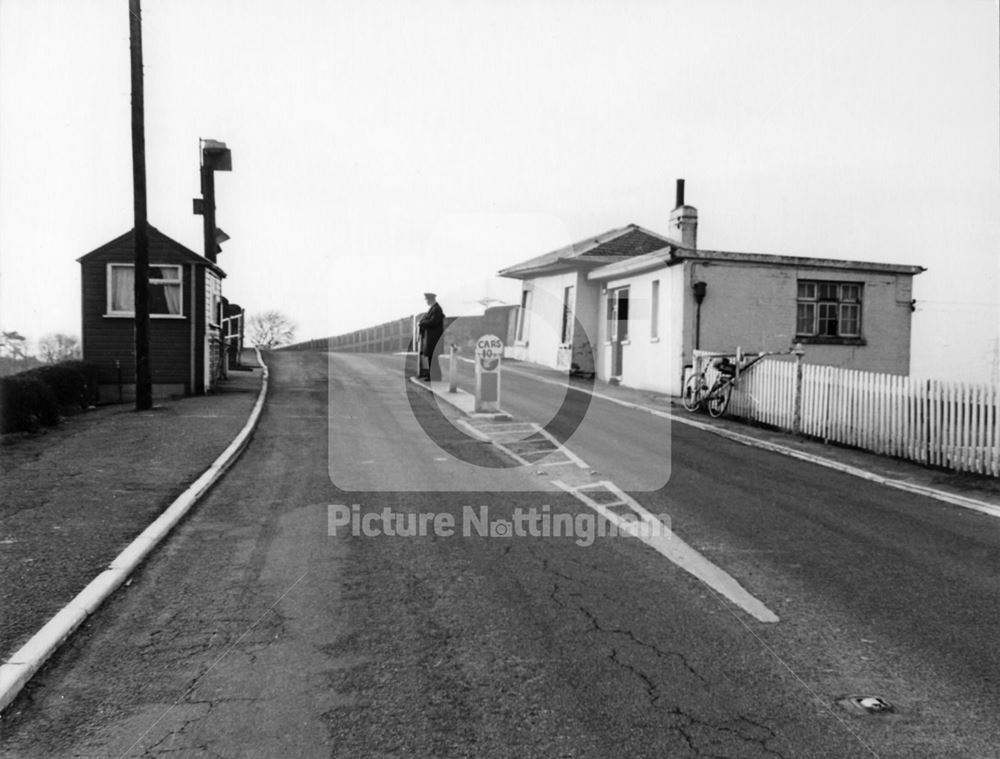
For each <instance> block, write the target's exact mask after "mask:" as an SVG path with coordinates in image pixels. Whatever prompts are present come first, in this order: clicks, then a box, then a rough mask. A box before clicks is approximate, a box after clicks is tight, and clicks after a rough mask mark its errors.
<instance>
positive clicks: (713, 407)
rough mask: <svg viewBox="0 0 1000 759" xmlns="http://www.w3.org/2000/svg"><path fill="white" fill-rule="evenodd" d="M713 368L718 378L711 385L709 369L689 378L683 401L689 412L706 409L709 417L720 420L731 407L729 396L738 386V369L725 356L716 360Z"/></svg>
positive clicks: (685, 385)
mask: <svg viewBox="0 0 1000 759" xmlns="http://www.w3.org/2000/svg"><path fill="white" fill-rule="evenodd" d="M712 368H713V369H715V371H716V373H717V376H716V377H715V380H714V381H713V382H712V383H711V385H709V378H708V371H709V370H708V368H707V367H706V368H705V369H703V370H702V371H700V372H696V373H694V374H692V375H691V376H690V377H688V380H687V382H685V383H684V391H683V395H682V401H683V403H684V408H686V409H687V410H688V411H698V410H699V409H701V408H705V409H706V410H707V411H708V415H709V416H711V417H712V418H713V419H718V418H719V417H720V416H722V415H723V414H724V413H725V412H726V408H727V407H728V406H729V396H730V395H732V392H733V385H735V384H736V375H737V372H736V369H737V367H736V364H734V363H733V362H731V361H730V360H729V358H728V357H727V356H724V357H723V358H720V359H716V360H715V361H714V362H713V363H712Z"/></svg>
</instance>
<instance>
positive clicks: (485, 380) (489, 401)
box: [475, 335, 503, 412]
mask: <svg viewBox="0 0 1000 759" xmlns="http://www.w3.org/2000/svg"><path fill="white" fill-rule="evenodd" d="M502 357H503V340H501V339H500V338H499V337H497V336H496V335H483V336H482V337H480V338H479V339H478V340H477V341H476V395H475V410H476V411H477V412H499V411H500V359H501V358H502Z"/></svg>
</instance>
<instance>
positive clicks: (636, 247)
mask: <svg viewBox="0 0 1000 759" xmlns="http://www.w3.org/2000/svg"><path fill="white" fill-rule="evenodd" d="M677 244H678V243H677V242H676V241H674V240H671V239H670V238H668V237H663V236H662V235H658V234H657V233H656V232H650V231H649V230H648V229H643V228H642V227H640V226H638V225H637V224H629V225H628V226H625V227H621V228H620V229H611V230H609V231H607V232H604V233H603V234H600V235H597V236H596V237H588V238H587V239H585V240H581V241H580V242H575V243H573V244H572V245H567V246H566V247H564V248H559V249H558V250H553V251H550V252H548V253H545V254H543V255H540V256H535V257H534V258H529V259H528V260H527V261H522V262H521V263H519V264H515V265H514V266H508V267H507V268H506V269H501V270H500V272H499V274H500V276H501V277H510V278H512V279H528V278H531V277H536V276H539V275H544V274H553V273H555V272H558V271H565V270H567V269H572V268H577V267H594V266H601V265H603V264H608V263H611V262H614V261H620V260H622V259H630V258H632V257H635V256H641V255H644V254H647V253H650V252H651V251H654V250H660V249H662V248H665V247H667V246H669V245H677Z"/></svg>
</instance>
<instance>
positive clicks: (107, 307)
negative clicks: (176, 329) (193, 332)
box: [104, 261, 187, 319]
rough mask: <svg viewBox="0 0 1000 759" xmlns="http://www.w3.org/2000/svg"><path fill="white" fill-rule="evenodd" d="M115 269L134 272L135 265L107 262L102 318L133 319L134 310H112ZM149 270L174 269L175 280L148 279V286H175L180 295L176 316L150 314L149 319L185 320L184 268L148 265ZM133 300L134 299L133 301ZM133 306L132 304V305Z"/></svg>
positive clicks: (175, 265) (174, 265)
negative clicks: (178, 310) (175, 273)
mask: <svg viewBox="0 0 1000 759" xmlns="http://www.w3.org/2000/svg"><path fill="white" fill-rule="evenodd" d="M115 268H123V269H132V270H133V272H134V271H135V264H131V263H126V262H124V261H117V262H108V264H107V269H106V272H105V277H106V282H107V286H106V288H105V302H104V317H105V318H111V319H134V318H135V309H134V308H133V309H132V310H131V311H120V310H115V309H114V307H113V306H114V281H115V278H114V270H115ZM149 268H150V269H154V268H156V269H174V270H176V271H177V278H176V279H164V278H163V277H150V278H149V284H150V286H151V287H152V286H153V285H162V286H164V287H167V286H176V287H178V288H179V289H180V295H179V296H178V304H179V308H180V312H179V313H176V314H169V313H167V314H164V313H153V312H150V314H149V318H150V319H186V318H187V315H186V314H185V313H184V266H183V265H182V264H160V263H151V264H149ZM132 282H133V286H134V283H135V275H134V274H133V279H132ZM133 300H134V299H133ZM133 306H134V303H133Z"/></svg>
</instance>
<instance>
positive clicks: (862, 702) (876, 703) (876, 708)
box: [837, 696, 896, 714]
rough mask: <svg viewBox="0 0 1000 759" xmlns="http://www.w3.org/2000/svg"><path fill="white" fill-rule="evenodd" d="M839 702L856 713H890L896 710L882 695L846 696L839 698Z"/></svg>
mask: <svg viewBox="0 0 1000 759" xmlns="http://www.w3.org/2000/svg"><path fill="white" fill-rule="evenodd" d="M837 703H838V704H840V705H841V706H843V707H844V708H845V709H847V710H848V711H852V712H854V713H855V714H890V713H892V712H894V711H896V710H895V708H894V707H893V705H892V704H890V703H889V702H888V701H886V700H885V699H884V698H882V697H881V696H845V697H844V698H840V699H837Z"/></svg>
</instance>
